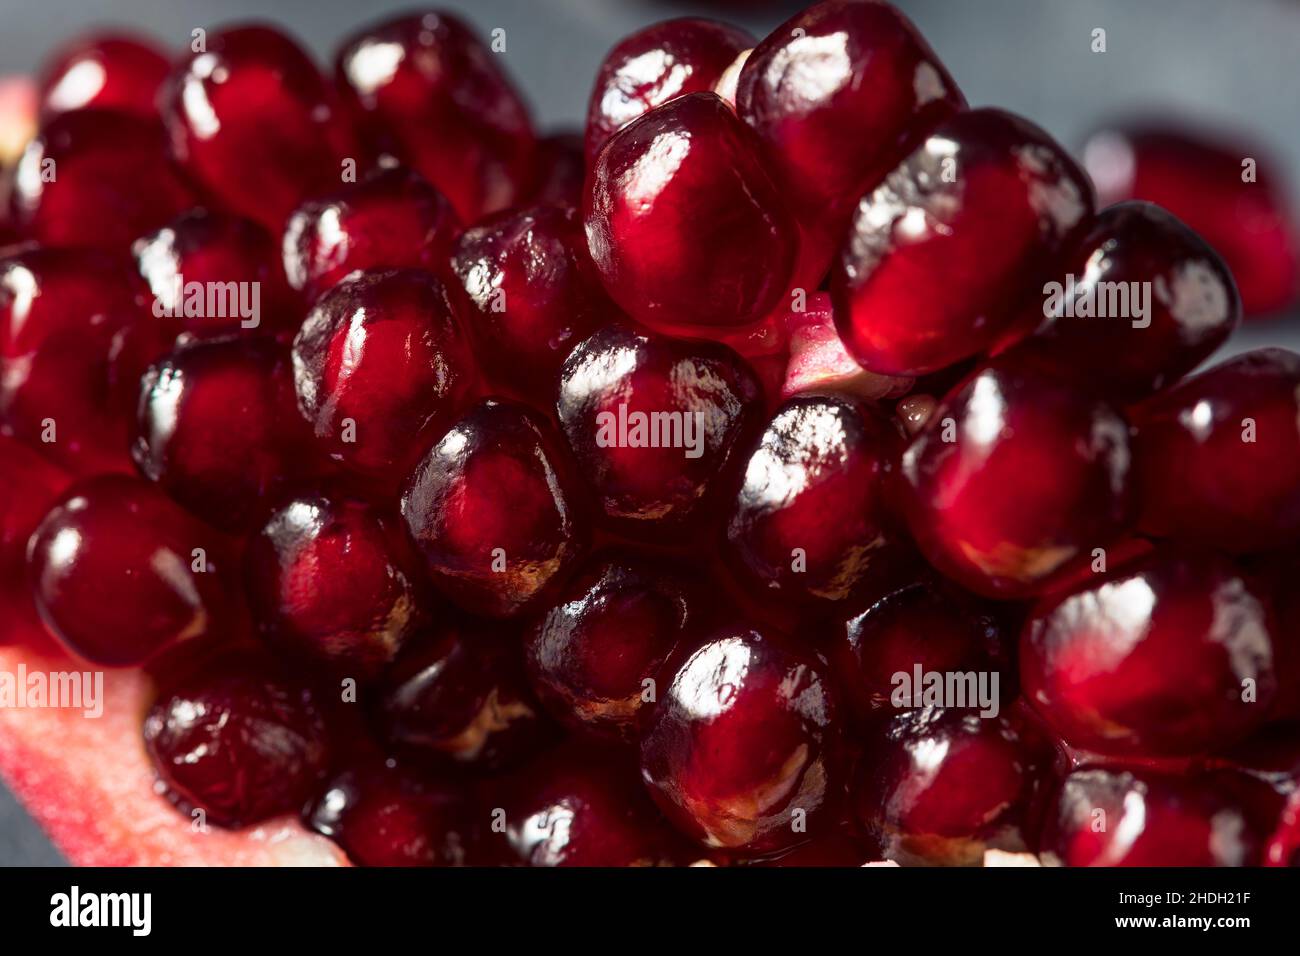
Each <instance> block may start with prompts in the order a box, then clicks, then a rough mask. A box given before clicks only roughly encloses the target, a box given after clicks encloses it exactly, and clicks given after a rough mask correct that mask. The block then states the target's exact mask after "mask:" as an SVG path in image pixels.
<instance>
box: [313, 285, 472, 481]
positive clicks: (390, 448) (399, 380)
mask: <svg viewBox="0 0 1300 956" xmlns="http://www.w3.org/2000/svg"><path fill="white" fill-rule="evenodd" d="M293 372H294V384H295V388H296V391H297V396H298V408H299V410H300V411H301V412H302V414H303V416H304V417H305V418H306V419H307V421H308V422H309V423H310V426H311V429H312V432H313V433H314V434H315V436H316V440H317V441H318V442H319V444H320V447H321V448H322V449H323V450H324V451H325V452H326V453H327V454H328V455H329V456H330V458H332V459H333V460H334V461H336V462H338V463H339V464H341V465H343V466H344V467H345V468H347V469H348V470H350V471H352V472H355V473H357V474H360V475H363V476H369V477H372V478H375V479H378V480H381V481H383V482H385V483H387V484H392V485H396V484H400V482H401V480H402V479H403V478H404V477H405V476H406V475H407V474H409V473H410V470H411V468H412V467H414V465H415V463H416V461H418V460H419V457H420V455H422V454H423V453H424V451H425V450H426V449H427V448H428V447H429V445H430V444H431V443H432V442H433V441H434V439H435V438H436V437H437V436H438V435H440V434H441V433H442V432H443V431H444V430H445V429H446V428H447V427H448V426H449V425H450V424H451V423H452V421H453V420H454V418H455V416H456V415H457V414H458V413H459V412H460V411H461V409H462V408H463V407H464V404H465V402H466V399H467V396H468V393H469V390H470V388H471V386H472V385H473V383H474V381H475V378H476V376H475V372H474V368H473V362H472V359H471V356H470V350H469V346H468V344H467V343H466V342H465V339H464V336H463V333H462V332H461V329H460V326H459V324H458V323H457V320H456V316H455V314H454V312H453V310H452V303H451V300H450V298H449V297H448V293H447V288H446V286H445V285H444V284H443V283H442V281H441V280H439V279H438V278H436V277H435V276H434V275H433V274H431V273H429V272H425V271H423V270H421V269H399V270H392V271H385V272H363V273H359V274H356V275H352V276H349V277H347V278H346V279H345V280H343V281H342V282H340V283H339V284H338V285H336V286H335V287H334V288H333V289H331V290H330V291H329V292H328V293H326V294H325V295H324V296H323V297H322V298H321V300H320V301H319V302H317V303H316V306H315V308H313V309H312V311H311V312H310V313H309V314H308V316H307V319H306V321H304V322H303V325H302V328H301V329H300V330H299V332H298V337H297V338H296V339H295V340H294V343H293Z"/></svg>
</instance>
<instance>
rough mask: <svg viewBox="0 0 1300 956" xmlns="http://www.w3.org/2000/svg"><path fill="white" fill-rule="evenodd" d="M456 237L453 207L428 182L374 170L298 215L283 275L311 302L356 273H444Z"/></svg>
mask: <svg viewBox="0 0 1300 956" xmlns="http://www.w3.org/2000/svg"><path fill="white" fill-rule="evenodd" d="M459 233H460V223H459V222H458V221H457V219H456V213H455V212H454V211H453V210H452V208H451V204H450V203H448V202H447V200H446V199H445V198H444V197H443V195H442V194H441V193H440V192H438V190H436V189H434V188H433V187H432V186H430V185H429V184H428V183H427V182H425V180H424V178H423V177H421V176H420V175H419V174H417V173H413V172H410V171H409V170H405V169H400V168H398V169H377V170H375V171H373V172H372V173H370V174H369V175H367V176H366V177H365V178H364V179H362V180H361V181H360V182H358V183H355V184H353V185H350V186H344V187H343V188H342V189H340V190H338V191H336V192H333V193H331V194H329V195H328V196H323V197H319V198H315V199H310V200H308V201H307V202H306V203H304V204H303V205H302V206H299V207H298V209H296V210H295V211H294V213H293V215H292V216H290V217H289V223H288V225H287V226H286V227H285V232H284V271H285V275H287V276H288V278H289V283H290V285H292V286H293V287H294V288H295V289H298V290H299V291H301V292H302V293H303V295H304V297H305V298H306V299H307V301H309V302H315V301H316V299H318V298H319V297H320V295H321V293H323V292H325V291H327V290H328V289H331V288H333V287H334V286H335V285H337V284H338V282H339V280H340V279H342V278H343V277H344V276H346V275H347V274H348V273H350V272H354V271H356V270H358V269H367V270H376V271H378V270H383V269H403V268H411V269H425V270H428V271H429V272H433V273H435V274H438V275H443V274H444V273H445V270H446V267H447V258H448V256H449V255H450V254H451V248H452V245H453V244H454V243H455V241H456V236H457V235H458V234H459Z"/></svg>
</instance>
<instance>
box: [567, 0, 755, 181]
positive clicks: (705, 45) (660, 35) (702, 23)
mask: <svg viewBox="0 0 1300 956" xmlns="http://www.w3.org/2000/svg"><path fill="white" fill-rule="evenodd" d="M753 45H754V38H753V37H752V36H750V35H749V34H748V33H746V32H745V31H744V30H741V29H739V28H737V27H733V26H729V25H728V24H725V23H719V22H717V21H716V20H706V19H703V18H701V17H679V18H678V19H675V20H664V21H663V22H662V23H655V24H652V25H651V26H648V27H645V28H644V29H641V30H638V31H636V32H635V33H632V34H630V35H628V36H626V37H624V38H623V39H622V40H620V41H619V42H618V43H617V44H615V45H614V48H613V49H612V50H610V51H609V52H608V53H607V54H605V59H604V60H602V61H601V64H600V67H599V69H598V70H597V71H596V85H595V86H594V87H593V88H592V91H591V97H590V98H589V100H588V103H587V132H586V152H587V162H588V164H591V163H593V162H594V161H595V159H596V154H597V153H598V152H600V148H601V147H602V146H603V145H605V143H606V141H608V140H609V138H610V137H611V136H613V135H614V134H615V133H617V132H618V131H619V130H620V129H622V128H623V127H624V126H626V125H627V124H628V123H630V122H632V121H633V120H634V119H636V118H637V117H639V116H644V115H645V114H646V113H648V112H650V111H651V110H652V109H654V108H655V107H656V106H662V105H663V104H664V103H667V102H668V101H669V100H672V99H675V98H676V97H679V96H683V95H685V94H687V93H700V92H711V91H712V90H713V87H714V85H715V84H716V83H717V82H718V79H719V78H720V77H721V76H722V72H723V71H724V70H725V69H726V68H727V67H728V66H730V65H731V62H732V61H733V60H735V59H736V57H737V56H739V55H740V53H741V51H742V50H747V49H749V48H750V47H752V46H753Z"/></svg>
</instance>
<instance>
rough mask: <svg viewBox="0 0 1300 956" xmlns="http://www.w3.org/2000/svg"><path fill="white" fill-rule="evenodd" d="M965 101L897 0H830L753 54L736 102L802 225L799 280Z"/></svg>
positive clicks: (821, 266)
mask: <svg viewBox="0 0 1300 956" xmlns="http://www.w3.org/2000/svg"><path fill="white" fill-rule="evenodd" d="M965 106H966V101H965V100H964V99H963V97H962V95H961V91H960V90H958V89H957V85H956V84H955V83H954V82H953V80H952V77H950V76H949V75H948V71H947V69H946V68H945V67H944V65H943V64H942V63H941V62H939V58H938V57H937V56H936V55H935V53H934V51H933V50H932V49H930V46H929V44H928V43H926V41H925V39H924V38H923V37H922V36H921V35H920V34H919V33H918V32H917V30H916V28H915V27H914V26H913V25H912V24H911V22H909V21H908V19H907V18H906V17H905V16H903V14H902V13H900V12H899V11H898V10H897V9H895V8H894V7H893V6H891V5H890V4H888V3H876V2H861V0H827V2H823V3H818V4H814V5H813V6H810V7H809V8H808V9H806V10H804V11H803V12H802V13H799V14H796V15H795V16H794V17H791V18H790V19H789V20H787V21H786V22H785V23H783V24H781V26H779V27H777V28H776V29H775V30H773V31H772V32H771V34H769V35H768V36H767V37H766V38H765V39H764V40H763V41H762V42H761V43H759V44H758V46H757V47H755V48H754V52H753V53H751V54H750V56H749V58H748V59H747V60H746V61H745V65H744V67H743V68H742V69H741V71H740V77H739V80H738V82H737V87H736V110H737V112H738V113H739V114H740V116H741V118H742V119H743V120H745V122H747V123H748V124H749V125H750V127H752V128H753V129H754V130H755V131H756V132H757V133H758V135H759V136H760V137H761V138H762V140H763V142H764V145H765V146H766V148H767V152H768V155H769V156H770V157H771V160H772V162H773V164H774V169H775V171H776V173H777V176H778V179H779V180H780V181H781V183H782V185H783V187H784V188H785V189H786V190H788V191H789V195H790V196H791V208H792V209H793V210H794V211H795V214H796V216H797V217H798V218H799V219H800V222H801V225H802V227H803V231H804V237H803V242H804V249H803V250H802V251H803V262H802V263H801V267H800V270H799V272H800V275H799V279H800V281H802V282H806V283H808V284H809V285H815V284H817V283H818V282H819V281H820V279H821V278H822V276H823V275H824V274H825V272H826V265H827V263H828V262H829V261H830V258H831V255H832V253H833V251H834V245H835V243H837V242H838V241H839V240H840V238H841V237H842V235H843V232H844V227H845V225H846V223H847V219H848V215H849V212H850V210H851V209H852V206H853V204H854V203H855V202H856V201H857V199H858V197H859V196H861V195H862V194H863V193H864V192H867V191H868V190H871V189H874V188H875V187H876V186H877V185H878V184H879V183H880V181H881V180H882V179H884V178H885V175H886V174H887V173H888V172H889V171H890V170H891V169H893V168H894V167H895V166H896V165H898V163H899V162H900V161H901V160H902V159H903V157H904V156H906V155H907V153H908V152H909V151H910V150H911V149H912V147H913V146H915V145H916V144H917V143H918V142H919V141H920V140H921V139H922V138H924V137H925V136H926V135H927V134H928V133H929V132H930V131H931V130H932V129H933V128H934V127H935V126H937V125H938V124H939V123H940V122H941V121H943V120H945V119H947V118H948V117H949V116H951V115H952V114H953V113H955V112H957V111H958V110H960V109H964V108H965Z"/></svg>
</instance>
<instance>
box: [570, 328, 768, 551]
mask: <svg viewBox="0 0 1300 956" xmlns="http://www.w3.org/2000/svg"><path fill="white" fill-rule="evenodd" d="M761 396H762V386H760V385H759V383H758V379H757V378H756V377H755V375H754V372H753V370H752V369H751V368H750V367H749V365H748V364H747V363H746V362H745V361H744V359H742V358H741V357H740V356H739V355H737V354H736V353H735V352H733V351H732V350H731V349H729V348H727V347H726V346H725V345H722V344H720V343H716V342H706V341H702V340H684V339H672V338H669V337H667V336H664V335H659V334H657V333H653V332H640V331H637V330H635V329H632V328H630V327H628V326H625V325H612V326H609V327H607V328H605V329H602V330H601V331H599V332H597V333H596V334H595V335H593V336H592V337H591V338H589V339H587V340H586V341H584V342H582V343H580V344H579V345H578V346H577V347H576V348H575V349H574V350H573V351H572V352H571V353H570V354H569V357H568V359H567V360H566V361H565V363H564V368H563V370H562V371H561V374H560V395H559V401H558V405H557V407H558V410H559V418H560V426H561V427H562V428H563V429H564V434H565V436H566V437H567V438H568V440H569V445H570V446H571V447H572V448H573V450H574V453H575V455H576V457H577V461H578V464H579V467H580V468H581V469H582V471H583V473H584V474H585V475H586V477H587V480H588V482H589V483H590V485H591V486H592V487H594V489H595V498H596V501H597V503H598V505H599V507H600V508H601V509H602V510H603V511H604V514H605V516H606V518H607V519H608V520H609V523H610V524H611V526H613V527H615V528H617V529H618V530H619V531H622V532H624V533H627V534H631V535H634V536H637V537H661V536H667V537H674V536H675V537H681V536H684V535H686V534H687V533H688V532H691V531H694V530H696V529H698V528H699V526H700V525H701V524H702V523H703V522H705V521H706V520H707V519H708V517H709V516H710V514H712V512H713V509H712V507H711V505H712V504H713V503H714V502H716V501H718V500H719V497H718V496H719V495H722V494H725V493H726V488H727V485H728V484H730V479H731V476H732V475H734V474H735V471H736V467H737V466H738V465H739V455H740V453H741V451H742V450H743V447H744V445H745V444H747V442H748V439H749V437H750V436H751V435H752V434H753V433H754V432H756V431H757V429H758V425H759V418H758V416H759V414H760V409H761V405H760V401H761ZM679 423H680V427H678V424H679Z"/></svg>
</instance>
